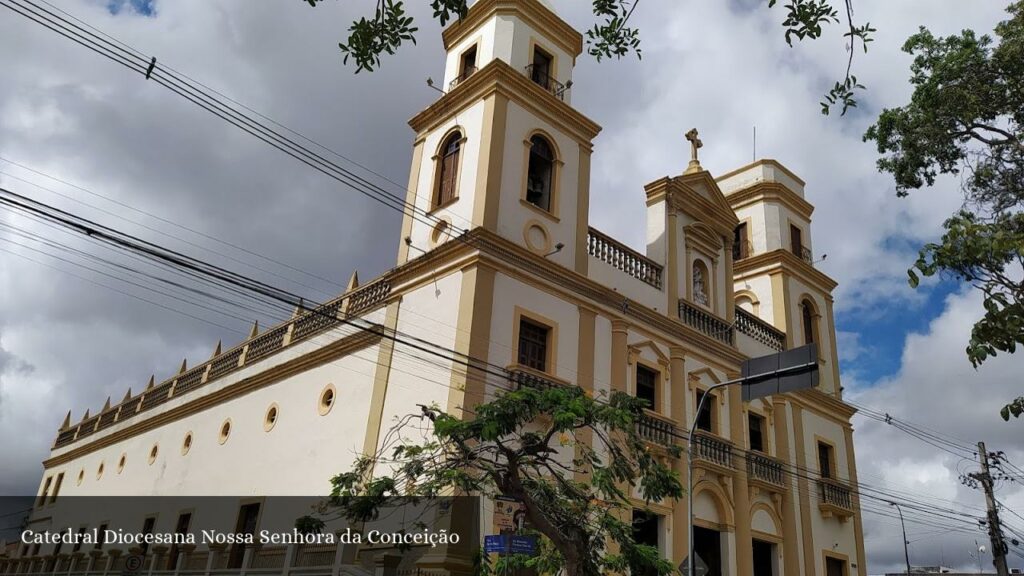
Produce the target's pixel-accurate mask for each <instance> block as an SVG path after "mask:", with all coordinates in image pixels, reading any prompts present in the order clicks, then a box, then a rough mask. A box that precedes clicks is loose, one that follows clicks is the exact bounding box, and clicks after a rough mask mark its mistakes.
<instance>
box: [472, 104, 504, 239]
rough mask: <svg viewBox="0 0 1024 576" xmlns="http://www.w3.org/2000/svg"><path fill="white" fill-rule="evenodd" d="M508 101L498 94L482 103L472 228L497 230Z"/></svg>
mask: <svg viewBox="0 0 1024 576" xmlns="http://www.w3.org/2000/svg"><path fill="white" fill-rule="evenodd" d="M507 120H508V97H506V96H504V95H502V94H500V93H497V94H495V95H494V96H491V97H489V98H487V99H486V100H484V123H483V131H482V132H481V133H480V141H481V142H482V143H483V145H482V146H481V148H480V168H479V170H478V172H477V176H476V190H475V191H474V197H473V224H474V225H475V226H480V227H482V228H487V229H488V230H491V231H495V232H496V231H497V230H498V200H499V197H500V190H501V177H502V173H503V171H504V163H505V125H506V122H507Z"/></svg>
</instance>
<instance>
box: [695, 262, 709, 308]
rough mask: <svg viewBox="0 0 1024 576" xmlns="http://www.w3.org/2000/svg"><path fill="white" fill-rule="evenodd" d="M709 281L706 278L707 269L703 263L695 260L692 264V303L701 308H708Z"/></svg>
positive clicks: (707, 277)
mask: <svg viewBox="0 0 1024 576" xmlns="http://www.w3.org/2000/svg"><path fill="white" fill-rule="evenodd" d="M710 282H711V279H710V278H709V276H708V267H707V265H706V264H704V262H702V261H700V260H696V261H694V263H693V301H694V302H696V303H697V304H700V305H702V306H710V305H711V298H710V293H711V290H710V286H709V283H710Z"/></svg>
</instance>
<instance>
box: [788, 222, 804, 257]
mask: <svg viewBox="0 0 1024 576" xmlns="http://www.w3.org/2000/svg"><path fill="white" fill-rule="evenodd" d="M802 235H803V234H802V232H800V229H799V228H797V227H796V226H794V225H793V224H790V225H789V243H790V248H791V249H792V251H793V254H796V255H797V256H799V257H800V258H803V255H804V241H803V238H801V236H802Z"/></svg>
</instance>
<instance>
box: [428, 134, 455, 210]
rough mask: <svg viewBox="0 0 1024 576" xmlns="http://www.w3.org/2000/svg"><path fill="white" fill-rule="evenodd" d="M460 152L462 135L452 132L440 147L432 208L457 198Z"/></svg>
mask: <svg viewBox="0 0 1024 576" xmlns="http://www.w3.org/2000/svg"><path fill="white" fill-rule="evenodd" d="M461 152H462V134H461V133H459V132H453V133H452V135H451V136H449V137H448V139H447V140H445V141H444V145H443V146H441V157H440V159H439V160H438V178H437V192H436V193H435V194H434V206H433V207H434V208H437V207H439V206H444V205H445V204H448V203H449V202H452V201H453V200H455V199H456V198H457V197H458V175H459V156H460V154H461Z"/></svg>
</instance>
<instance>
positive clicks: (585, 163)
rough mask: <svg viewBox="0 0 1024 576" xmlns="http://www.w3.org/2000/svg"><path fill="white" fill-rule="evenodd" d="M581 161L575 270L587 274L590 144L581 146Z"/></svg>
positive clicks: (577, 201)
mask: <svg viewBox="0 0 1024 576" xmlns="http://www.w3.org/2000/svg"><path fill="white" fill-rule="evenodd" d="M579 151H580V163H579V172H577V175H578V176H577V178H578V179H579V187H578V188H577V193H576V254H575V255H574V256H575V258H576V266H575V270H576V271H577V272H579V273H580V274H581V275H583V276H586V275H587V270H588V269H589V268H590V256H589V255H588V254H587V236H588V234H589V233H590V154H591V152H592V149H591V147H590V146H583V145H582V144H581V145H580V147H579Z"/></svg>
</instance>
